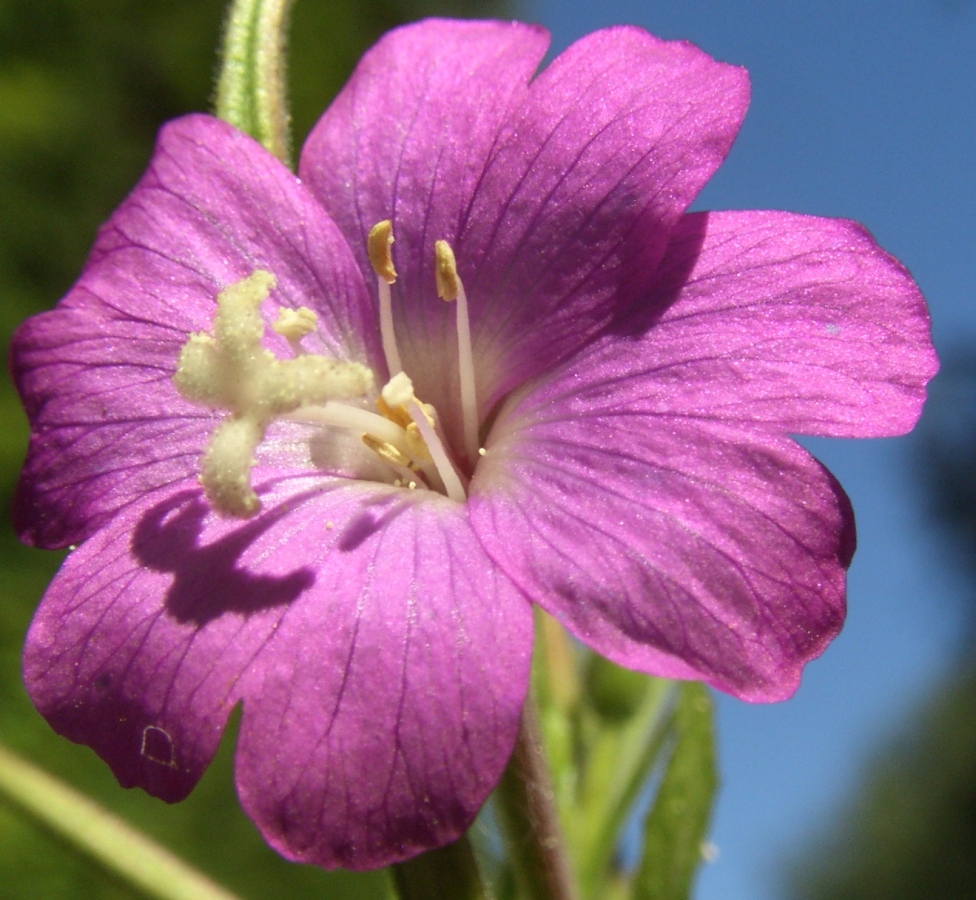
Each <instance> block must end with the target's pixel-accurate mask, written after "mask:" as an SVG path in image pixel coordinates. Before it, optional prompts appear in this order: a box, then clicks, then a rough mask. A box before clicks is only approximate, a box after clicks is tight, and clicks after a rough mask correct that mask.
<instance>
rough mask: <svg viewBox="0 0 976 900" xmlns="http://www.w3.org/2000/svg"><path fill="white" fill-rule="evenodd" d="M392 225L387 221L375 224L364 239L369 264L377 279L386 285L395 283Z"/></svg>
mask: <svg viewBox="0 0 976 900" xmlns="http://www.w3.org/2000/svg"><path fill="white" fill-rule="evenodd" d="M392 245H393V223H392V222H391V221H390V220H389V219H384V220H383V221H382V222H377V223H376V224H375V225H374V226H373V227H372V228H370V230H369V237H368V238H366V252H367V253H368V254H369V264H370V265H371V266H372V267H373V271H374V272H375V273H376V276H377V277H378V278H382V279H383V280H384V281H385V282H386V283H387V284H393V282H394V281H396V277H397V273H396V269H394V268H393V253H392V252H391V250H390V248H391V247H392Z"/></svg>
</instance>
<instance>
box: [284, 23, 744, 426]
mask: <svg viewBox="0 0 976 900" xmlns="http://www.w3.org/2000/svg"><path fill="white" fill-rule="evenodd" d="M544 47H545V40H544V35H543V33H542V32H541V31H539V30H538V29H532V28H529V27H528V26H523V25H517V24H505V23H485V22H475V23H457V22H442V21H431V22H423V23H420V24H418V25H414V26H409V27H406V28H403V29H399V30H397V31H395V32H392V33H391V34H389V35H387V36H386V37H385V38H384V39H383V40H382V41H381V42H380V43H379V44H378V45H377V46H376V47H375V48H374V49H373V50H372V51H371V52H370V53H369V54H367V56H366V57H365V58H364V60H363V62H362V63H361V64H360V66H359V67H358V68H357V70H356V72H355V74H354V75H353V77H352V79H351V81H350V83H349V85H348V86H347V87H346V89H345V90H344V91H343V92H342V93H341V94H340V95H339V97H338V99H337V100H336V102H335V103H334V104H333V105H332V107H330V109H329V110H328V111H327V112H326V114H325V115H324V116H323V118H322V120H321V121H320V123H319V125H318V126H317V127H316V129H315V130H314V131H313V133H312V136H311V137H310V139H309V141H308V142H307V144H306V146H305V150H304V152H303V155H302V164H301V172H302V176H303V178H305V179H306V180H307V182H308V183H309V185H310V187H311V189H312V190H313V191H315V192H316V194H317V196H319V197H320V198H321V200H322V202H323V204H324V205H325V207H326V209H327V210H329V212H330V214H331V215H332V216H333V217H334V218H335V219H336V221H337V222H339V223H340V226H341V227H342V228H343V230H344V231H345V233H346V235H347V238H348V239H349V241H350V243H351V244H353V245H355V242H356V240H357V239H358V240H359V241H360V242H362V241H363V238H364V236H365V234H366V232H367V230H368V229H369V228H370V227H371V226H372V225H373V224H375V223H376V222H378V221H380V220H381V219H386V218H392V219H393V224H394V233H395V235H396V238H397V243H396V244H395V246H394V250H393V252H394V257H395V261H396V266H397V271H398V273H399V279H398V281H397V284H396V286H395V289H394V291H395V308H396V310H397V311H398V314H399V315H400V318H399V319H398V321H397V333H398V336H399V338H400V340H401V341H402V343H403V347H402V353H403V355H404V359H405V367H406V368H407V370H408V371H410V372H411V375H412V377H413V378H414V381H415V383H417V385H418V388H419V393H420V394H421V395H430V394H432V393H434V392H435V390H436V384H435V381H436V378H439V377H442V376H440V375H439V374H438V373H437V372H436V371H435V372H433V373H431V374H429V375H428V374H427V370H428V369H429V367H428V366H427V365H425V363H427V361H428V360H429V359H430V357H431V354H432V353H433V355H434V358H436V359H445V360H450V359H451V358H452V354H453V353H454V352H455V350H454V342H455V338H454V336H453V334H454V333H453V313H452V311H451V310H450V309H448V308H446V307H445V306H444V304H442V303H440V302H439V301H438V299H437V297H436V294H435V293H434V275H433V264H434V256H433V244H434V241H435V240H438V239H446V240H448V241H449V242H450V243H451V244H452V246H453V248H454V251H455V254H456V257H457V260H458V270H459V272H460V274H461V277H462V279H464V281H465V285H466V288H467V293H468V297H469V300H470V301H471V305H472V313H471V315H472V327H473V330H474V338H475V354H476V356H477V357H478V372H479V384H480V386H481V390H482V391H483V393H484V395H485V396H484V398H483V403H484V405H485V406H486V408H488V407H490V406H491V404H492V403H493V401H494V400H497V399H498V398H499V396H501V395H502V394H504V393H505V392H507V391H509V390H511V389H512V388H513V387H514V386H515V385H516V384H518V383H519V382H520V381H522V380H524V379H525V378H527V377H529V376H531V375H533V374H536V373H537V372H538V371H540V370H541V369H543V368H545V367H546V366H547V365H550V364H552V363H553V362H554V361H555V360H557V359H559V358H560V357H562V356H564V355H566V354H567V353H568V352H570V351H571V350H572V349H575V348H576V347H578V346H580V344H581V343H582V342H583V341H585V340H586V338H587V337H588V336H590V335H591V334H592V333H593V332H594V331H595V330H596V329H597V328H598V327H599V326H600V325H602V324H604V323H605V322H606V321H607V319H608V318H609V317H610V316H611V315H612V314H613V312H614V311H615V309H616V308H618V306H619V305H620V304H624V303H627V302H629V301H630V300H632V299H633V298H634V297H635V296H637V295H639V294H640V292H642V291H643V290H644V289H646V288H647V286H648V284H649V282H650V280H651V279H652V277H653V274H654V269H655V267H656V265H657V263H658V261H659V260H660V258H661V256H662V254H663V252H664V248H665V245H666V243H667V240H668V235H669V233H670V230H671V228H672V227H673V226H674V224H675V222H676V221H677V220H678V218H679V217H680V216H681V214H682V213H683V212H684V210H685V208H686V206H687V205H688V204H689V203H690V202H691V200H692V199H693V198H694V196H695V195H696V194H697V192H698V191H699V190H700V188H701V187H702V185H703V184H704V183H705V181H706V180H707V178H708V177H709V176H710V175H711V174H712V172H713V171H714V170H715V168H716V167H717V166H718V165H719V164H720V163H721V161H722V160H723V159H724V157H725V154H726V153H727V152H728V149H729V146H730V145H731V143H732V140H733V138H734V137H735V134H736V132H737V130H738V127H739V124H740V122H741V119H742V116H743V115H744V113H745V108H746V105H747V102H748V81H747V78H746V75H745V73H744V72H743V71H742V70H740V69H735V68H733V67H731V66H724V65H721V64H719V63H716V62H715V61H714V60H712V59H711V58H710V57H708V56H707V55H706V54H704V53H702V52H701V51H699V50H697V49H696V48H694V47H692V46H690V45H688V44H684V43H666V42H663V41H660V40H658V39H656V38H653V37H652V36H650V35H648V34H647V33H645V32H643V31H640V30H639V29H634V28H620V29H612V30H608V31H603V32H599V33H597V34H594V35H591V36H589V37H588V38H585V39H584V40H582V41H580V42H578V43H577V44H575V45H574V46H573V47H571V48H570V49H569V50H567V51H566V52H565V53H564V54H562V55H561V56H560V57H559V58H558V59H556V60H555V61H554V62H553V63H552V64H551V65H550V66H549V67H548V68H547V69H546V70H545V71H544V72H543V73H542V74H541V75H539V76H538V77H537V78H536V79H535V80H534V81H533V82H531V84H528V85H527V82H528V79H529V76H530V75H531V73H532V72H533V70H534V68H535V66H536V65H537V63H538V60H539V57H540V56H541V53H542V51H543V49H544ZM360 256H361V260H362V264H363V267H364V271H368V268H367V263H366V262H365V256H364V254H363V253H362V251H361V252H360ZM445 368H448V367H445ZM449 417H450V414H449Z"/></svg>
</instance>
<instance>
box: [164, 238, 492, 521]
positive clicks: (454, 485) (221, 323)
mask: <svg viewBox="0 0 976 900" xmlns="http://www.w3.org/2000/svg"><path fill="white" fill-rule="evenodd" d="M392 244H393V227H392V224H391V223H390V222H389V221H388V220H386V221H383V222H380V223H379V224H377V225H375V226H374V227H373V228H372V229H371V230H370V232H369V236H368V238H367V249H368V253H369V261H370V264H371V266H372V268H373V271H374V272H375V273H376V277H377V284H378V293H379V319H380V336H381V339H382V345H383V353H384V356H385V357H386V364H387V368H388V370H389V373H390V380H389V381H388V382H387V383H386V384H385V385H384V386H383V388H382V390H381V391H380V392H379V395H378V396H376V397H375V406H376V411H375V412H373V411H371V410H369V409H365V408H364V407H363V406H361V405H354V404H353V403H351V402H343V401H356V400H358V401H359V402H360V403H361V402H362V401H363V400H365V399H366V398H367V397H369V395H371V394H374V393H375V379H374V375H373V372H372V371H371V370H370V369H369V368H367V367H366V366H364V365H362V364H360V363H356V362H343V361H340V360H335V359H330V358H328V357H325V356H321V355H318V354H314V353H307V352H306V351H305V350H304V349H303V348H302V346H301V340H302V338H303V337H305V335H307V334H309V333H311V332H312V331H314V330H315V328H316V326H317V323H318V318H317V316H316V315H315V313H314V312H312V310H310V309H308V308H307V307H304V306H303V307H299V308H298V309H289V308H286V307H282V308H281V309H280V310H279V314H278V318H277V320H276V321H275V323H274V324H273V325H272V328H273V329H274V330H275V331H276V332H277V333H278V334H280V335H281V336H282V337H284V338H285V339H286V340H287V342H288V344H289V346H290V347H291V349H292V353H293V354H294V355H293V358H291V359H280V358H278V357H276V356H275V355H274V354H273V353H272V352H271V351H270V350H268V349H266V348H265V347H264V346H263V345H262V343H261V341H262V338H263V337H264V334H265V326H264V321H263V320H262V318H261V314H260V306H261V304H262V303H263V302H264V301H265V300H266V299H267V298H268V296H269V294H270V292H271V290H272V289H273V288H274V287H275V278H274V276H273V275H272V274H271V273H270V272H266V271H264V270H262V269H258V270H257V271H255V272H253V273H252V274H251V275H250V276H248V277H247V278H244V279H243V280H241V281H238V282H236V283H234V284H231V285H230V286H229V287H227V288H225V289H224V290H222V291H221V292H220V293H219V294H218V296H217V312H216V314H215V316H214V320H213V328H212V334H207V333H200V332H197V333H194V334H191V335H190V338H189V340H188V341H187V342H186V344H184V346H183V349H182V350H181V352H180V358H179V362H178V364H177V368H176V372H175V374H174V375H173V383H174V385H175V386H176V389H177V391H179V393H180V394H181V395H182V396H183V397H184V398H186V399H187V400H190V401H191V402H193V403H197V404H199V405H201V406H206V407H208V408H210V409H221V410H225V411H226V412H227V413H228V415H227V416H226V417H225V418H223V419H222V420H221V422H220V423H219V424H218V425H217V426H216V428H215V429H214V430H213V432H212V434H211V435H210V439H209V440H208V442H207V446H206V448H205V450H204V452H203V456H202V458H201V462H200V483H201V484H202V485H203V489H204V492H205V493H206V496H207V499H208V501H209V502H210V504H211V506H212V507H213V508H214V509H215V510H217V511H218V512H220V513H224V514H226V515H232V516H237V517H240V518H247V517H249V516H252V515H254V514H255V513H256V512H257V511H258V510H259V509H260V508H261V503H260V500H259V499H258V496H257V494H256V493H255V491H254V489H253V488H252V486H251V470H252V469H253V467H254V465H255V463H256V460H255V458H254V454H255V452H256V450H257V448H258V446H259V445H260V443H261V442H262V441H263V440H264V437H265V434H266V432H267V429H268V427H269V426H270V425H271V423H272V422H273V421H275V420H287V421H292V422H302V423H306V424H308V425H312V426H324V427H331V428H337V429H342V430H345V431H351V432H353V433H356V434H358V435H359V436H360V439H361V441H362V443H363V444H364V445H365V446H366V447H367V448H368V449H369V450H370V451H372V453H373V454H374V455H375V456H376V457H377V458H378V459H379V460H381V461H382V463H383V468H384V470H385V471H387V472H388V474H389V475H390V477H391V481H392V483H393V484H394V485H396V486H398V487H404V488H408V489H426V490H432V491H436V492H438V493H441V494H446V495H447V496H448V497H450V498H451V499H453V500H458V501H462V500H464V499H465V497H466V496H467V478H466V476H465V474H464V472H463V470H462V469H461V468H460V467H459V466H458V465H457V464H456V462H455V459H454V457H453V456H452V454H451V451H450V445H449V444H448V442H447V440H446V439H445V436H444V433H443V430H442V429H441V427H440V423H439V421H438V417H437V411H436V410H435V409H434V407H433V406H431V405H430V404H428V403H423V402H422V401H421V400H420V399H418V398H417V396H416V395H415V394H414V390H413V383H412V381H411V380H410V378H409V376H408V375H407V374H406V372H404V371H403V365H402V362H401V359H400V353H399V350H398V348H397V343H396V335H395V333H394V328H393V305H392V296H391V291H390V286H391V285H392V284H393V283H394V282H395V281H396V278H397V274H396V270H395V268H394V266H393V257H392V253H391V247H392ZM434 253H435V257H436V266H435V276H436V282H437V293H438V296H440V297H441V298H442V299H444V300H446V301H448V302H453V303H454V306H455V311H456V323H457V338H458V363H459V369H460V394H461V397H460V399H461V413H462V425H463V452H464V454H465V455H466V457H467V459H468V461H469V462H470V463H471V464H473V463H474V461H476V460H477V459H478V456H479V454H481V453H483V451H482V450H480V449H479V441H478V409H477V399H476V392H475V377H474V358H473V354H472V350H471V329H470V323H469V317H468V301H467V296H466V294H465V292H464V285H463V284H462V283H461V279H460V277H459V276H458V272H457V263H456V261H455V258H454V252H453V251H452V250H451V247H450V245H449V244H448V243H447V242H446V241H437V242H436V244H435V245H434Z"/></svg>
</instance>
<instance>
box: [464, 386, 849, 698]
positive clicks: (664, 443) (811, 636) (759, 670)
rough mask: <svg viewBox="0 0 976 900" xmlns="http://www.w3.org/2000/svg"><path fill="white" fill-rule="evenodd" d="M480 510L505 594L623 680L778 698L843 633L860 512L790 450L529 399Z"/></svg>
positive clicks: (509, 427) (736, 435) (779, 443)
mask: <svg viewBox="0 0 976 900" xmlns="http://www.w3.org/2000/svg"><path fill="white" fill-rule="evenodd" d="M482 479H484V480H483V481H482ZM470 505H471V508H472V522H473V525H474V527H475V530H476V531H477V533H478V535H479V537H480V538H481V540H482V542H483V544H484V546H485V549H486V550H487V551H488V553H489V554H490V555H491V556H492V558H493V559H495V561H496V562H497V563H498V564H499V566H500V567H501V568H502V569H503V570H504V571H505V572H506V573H507V574H508V575H509V576H510V577H511V578H512V580H513V581H515V582H516V583H517V584H518V585H519V586H520V587H521V588H522V589H523V590H524V591H525V592H526V593H527V594H528V595H529V596H530V597H531V598H532V599H533V601H534V602H536V603H538V604H539V605H540V606H542V607H543V608H544V609H546V610H548V611H549V612H551V613H552V614H553V615H554V616H556V617H557V618H558V619H559V620H560V621H562V622H563V623H564V624H565V625H566V627H567V628H569V629H570V631H572V632H573V633H574V634H575V635H576V636H577V637H579V638H580V640H582V641H583V642H584V643H586V644H588V645H589V646H590V647H592V648H593V649H594V650H596V651H597V652H598V653H602V654H604V655H605V656H608V657H609V658H610V659H613V660H615V661H616V662H618V663H620V664H621V665H625V666H628V667H630V668H634V669H639V670H642V671H646V672H650V673H652V674H655V675H660V676H665V677H671V678H695V679H701V680H704V681H707V682H708V683H709V684H712V685H714V686H715V687H717V688H719V689H721V690H723V691H727V692H729V693H732V694H734V695H736V696H738V697H740V698H742V699H745V700H753V701H769V700H780V699H784V698H785V697H788V696H790V694H792V693H793V691H794V690H795V689H796V687H797V685H798V683H799V678H800V673H801V670H802V667H803V665H804V664H805V663H806V662H808V661H809V660H810V659H812V658H814V657H816V656H818V655H819V654H820V653H821V652H822V651H823V649H824V648H825V647H826V645H827V643H828V642H829V641H830V639H831V638H833V637H834V636H835V635H836V634H837V632H838V630H839V629H840V626H841V623H842V621H843V618H844V582H845V576H844V570H845V569H846V567H847V566H848V565H849V563H850V559H851V556H852V554H853V552H854V520H853V514H852V512H851V509H850V505H849V503H848V501H847V498H846V496H845V495H844V493H843V491H842V490H841V488H840V486H839V485H838V484H837V483H836V481H834V479H833V478H832V477H831V476H830V474H829V473H828V472H827V471H826V470H825V469H824V468H823V467H822V466H821V465H820V464H819V463H817V462H816V460H814V459H813V458H812V457H810V456H809V455H808V454H807V453H806V452H805V451H804V450H803V449H802V448H801V447H799V446H798V445H797V444H796V443H795V442H793V441H792V440H790V439H788V438H780V437H778V436H772V435H765V434H757V433H754V432H748V431H744V430H742V429H736V428H734V427H725V426H721V425H718V424H716V423H712V422H693V421H689V420H687V419H682V418H676V417H668V416H635V415H633V414H630V413H628V412H625V411H622V412H620V413H619V414H617V415H606V416H599V415H590V416H585V417H579V416H578V415H576V414H573V413H568V412H567V411H566V410H565V409H564V408H563V409H557V408H553V406H552V405H551V404H549V403H547V402H546V400H545V399H544V398H543V397H541V396H540V395H531V396H529V397H528V398H526V399H525V400H524V401H523V403H522V404H521V405H519V406H518V407H516V408H515V409H511V410H508V409H507V410H505V411H504V412H503V413H502V416H500V418H499V424H498V427H497V428H496V430H495V431H494V432H493V433H492V441H491V443H490V445H489V447H488V452H487V455H486V456H485V458H484V459H483V460H482V464H481V466H479V469H478V472H477V474H476V479H475V480H474V481H472V497H471V501H470Z"/></svg>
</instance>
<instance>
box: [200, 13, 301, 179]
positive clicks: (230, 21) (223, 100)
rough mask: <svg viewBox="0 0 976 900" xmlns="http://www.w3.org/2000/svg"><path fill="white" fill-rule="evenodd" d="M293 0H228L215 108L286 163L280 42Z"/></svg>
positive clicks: (285, 108)
mask: <svg viewBox="0 0 976 900" xmlns="http://www.w3.org/2000/svg"><path fill="white" fill-rule="evenodd" d="M292 2H293V0H233V2H232V3H231V6H230V9H229V11H228V13H227V19H226V22H225V25H224V41H223V48H222V54H221V64H220V73H219V75H218V77H217V90H216V96H215V99H214V109H215V112H216V114H217V116H218V117H219V118H221V119H224V120H225V121H227V122H230V123H231V124H232V125H233V126H234V127H235V128H238V129H240V130H241V131H243V132H245V133H247V134H249V135H251V137H253V138H254V139H255V140H257V141H260V142H261V144H262V145H263V146H264V147H265V148H266V149H267V150H270V151H271V152H272V153H273V154H274V155H275V156H277V157H278V159H280V160H282V162H284V163H286V164H288V162H289V157H290V154H291V137H290V125H291V123H290V117H289V115H288V105H287V101H286V90H285V86H286V77H285V75H286V65H285V43H286V39H287V31H288V17H289V13H290V12H291V5H292Z"/></svg>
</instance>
